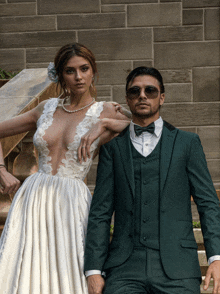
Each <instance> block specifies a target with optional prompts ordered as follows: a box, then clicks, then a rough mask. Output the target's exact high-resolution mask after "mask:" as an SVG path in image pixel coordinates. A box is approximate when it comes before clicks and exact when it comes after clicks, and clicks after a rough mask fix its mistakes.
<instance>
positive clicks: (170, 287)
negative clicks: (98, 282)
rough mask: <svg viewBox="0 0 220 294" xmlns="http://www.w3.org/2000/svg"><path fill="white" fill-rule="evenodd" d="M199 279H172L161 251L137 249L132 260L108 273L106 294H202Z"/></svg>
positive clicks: (131, 257)
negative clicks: (167, 273) (165, 266)
mask: <svg viewBox="0 0 220 294" xmlns="http://www.w3.org/2000/svg"><path fill="white" fill-rule="evenodd" d="M200 283H201V279H200V278H193V279H180V280H171V279H170V278H169V277H168V276H167V275H166V274H165V272H164V270H163V266H162V263H161V260H160V253H159V250H154V249H150V248H137V247H136V248H135V249H134V251H133V253H132V254H131V256H130V257H129V259H128V260H127V261H126V262H124V263H123V264H122V265H120V266H118V267H114V268H111V269H109V270H107V271H106V287H105V291H104V294H146V293H151V294H154V293H156V294H165V293H166V294H199V293H200Z"/></svg>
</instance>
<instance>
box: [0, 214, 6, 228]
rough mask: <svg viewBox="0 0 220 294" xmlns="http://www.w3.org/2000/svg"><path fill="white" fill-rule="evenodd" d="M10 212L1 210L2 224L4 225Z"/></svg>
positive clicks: (0, 220) (0, 218)
mask: <svg viewBox="0 0 220 294" xmlns="http://www.w3.org/2000/svg"><path fill="white" fill-rule="evenodd" d="M7 215H8V212H7V211H4V212H0V226H4V224H5V221H6V218H7Z"/></svg>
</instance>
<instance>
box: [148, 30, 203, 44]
mask: <svg viewBox="0 0 220 294" xmlns="http://www.w3.org/2000/svg"><path fill="white" fill-rule="evenodd" d="M202 40H203V26H183V27H166V28H154V41H155V42H175V41H202Z"/></svg>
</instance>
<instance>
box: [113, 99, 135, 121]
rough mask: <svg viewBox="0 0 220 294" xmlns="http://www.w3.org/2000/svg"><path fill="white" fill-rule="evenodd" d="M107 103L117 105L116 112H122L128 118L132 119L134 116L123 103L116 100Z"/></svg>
mask: <svg viewBox="0 0 220 294" xmlns="http://www.w3.org/2000/svg"><path fill="white" fill-rule="evenodd" d="M107 103H111V104H112V105H113V106H114V107H115V110H116V112H120V113H121V114H122V115H124V116H126V117H127V118H128V119H131V117H132V115H131V112H130V111H129V110H128V109H126V108H125V107H123V106H121V104H119V103H117V102H114V101H109V102H107Z"/></svg>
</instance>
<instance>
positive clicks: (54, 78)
mask: <svg viewBox="0 0 220 294" xmlns="http://www.w3.org/2000/svg"><path fill="white" fill-rule="evenodd" d="M47 75H48V78H49V79H50V80H51V81H52V82H54V83H58V76H57V72H56V69H55V66H54V63H53V62H50V63H49V65H48V68H47Z"/></svg>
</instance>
